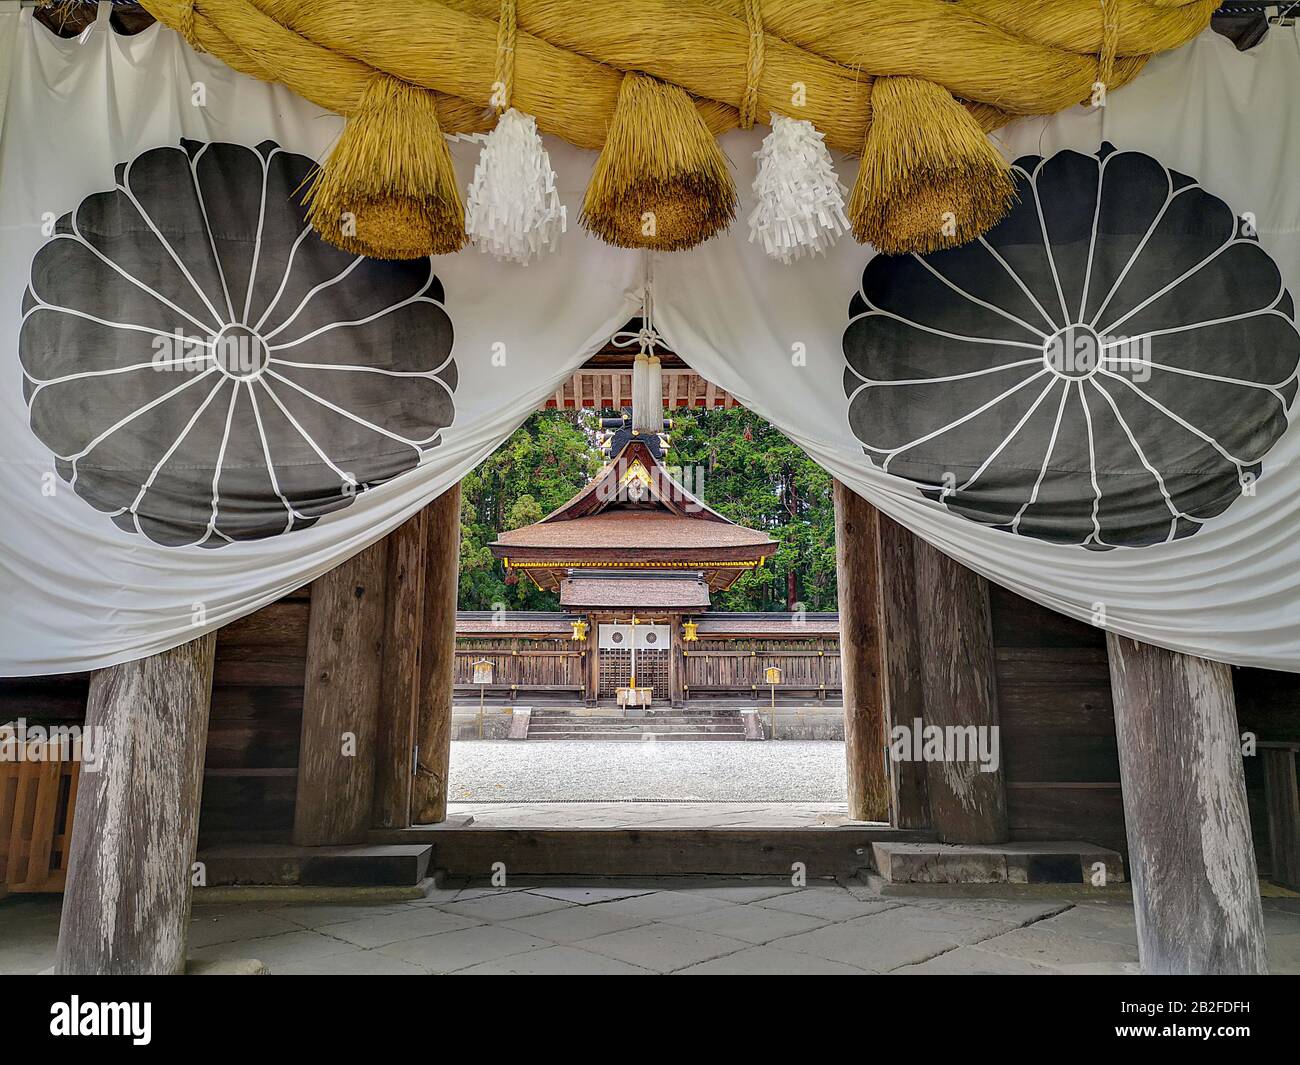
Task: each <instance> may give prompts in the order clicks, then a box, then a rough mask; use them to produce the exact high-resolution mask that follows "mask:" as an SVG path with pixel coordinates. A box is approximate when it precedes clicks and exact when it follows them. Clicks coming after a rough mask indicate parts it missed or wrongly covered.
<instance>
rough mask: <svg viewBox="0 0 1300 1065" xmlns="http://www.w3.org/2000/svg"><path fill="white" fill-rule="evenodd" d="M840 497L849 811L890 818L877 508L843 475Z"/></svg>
mask: <svg viewBox="0 0 1300 1065" xmlns="http://www.w3.org/2000/svg"><path fill="white" fill-rule="evenodd" d="M834 501H835V569H836V573H837V575H838V577H837V582H838V588H839V606H840V674H841V678H842V679H841V684H842V686H843V688H844V757H845V759H846V760H847V762H848V784H849V789H848V790H849V796H848V798H849V816H850V817H852V818H853V819H855V820H858V821H884V820H887V819H888V816H889V777H888V770H887V765H886V761H885V755H886V723H885V703H884V688H883V686H882V683H881V676H882V673H881V653H882V650H883V645H882V618H881V613H880V593H879V584H878V582H877V579H876V576H877V568H878V559H877V554H876V552H877V539H876V516H877V515H876V508H875V507H873V506H872V505H871V504H870V503H868V502H867V501H866V500H865V499H863V498H862V497H861V496H860V495H858V494H857V493H856V492H854V491H853V490H852V489H851V488H848V487H846V486H845V485H844V484H842V483H841V482H840V481H838V480H837V481H835V482H834Z"/></svg>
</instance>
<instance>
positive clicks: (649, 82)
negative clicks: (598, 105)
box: [581, 72, 736, 251]
mask: <svg viewBox="0 0 1300 1065" xmlns="http://www.w3.org/2000/svg"><path fill="white" fill-rule="evenodd" d="M735 217H736V186H735V183H734V182H733V181H732V180H731V174H730V173H729V172H728V170H727V161H726V159H725V158H724V157H723V155H722V149H721V148H719V147H718V142H717V141H716V140H714V138H713V134H711V133H710V132H709V128H708V126H706V125H705V124H704V120H703V119H702V118H701V117H700V113H699V111H697V110H696V108H695V104H694V102H693V101H692V100H691V97H690V95H689V94H688V93H687V92H686V90H685V89H683V88H681V87H680V86H677V85H669V84H666V83H664V82H661V81H656V80H655V79H654V78H652V77H649V76H647V75H645V74H638V73H635V72H629V73H628V74H625V75H624V76H623V83H622V85H621V86H620V88H619V93H618V104H617V105H616V106H615V108H614V116H613V118H612V120H611V121H610V126H609V134H608V135H607V136H606V138H605V147H604V148H602V149H601V153H600V157H599V158H598V159H597V160H596V166H595V168H594V170H593V171H592V174H591V183H590V184H589V185H588V186H587V195H586V198H585V199H584V200H583V204H582V219H581V221H582V224H583V225H584V226H586V227H587V228H588V229H589V230H591V232H593V233H594V234H596V236H598V237H600V238H601V240H603V241H605V242H606V243H608V244H613V245H615V246H616V247H619V248H651V249H654V250H656V251H681V250H682V249H685V248H693V247H694V246H695V245H697V244H700V243H702V242H703V241H706V240H708V239H709V238H710V237H712V236H714V235H715V234H717V233H718V232H720V231H721V230H723V229H726V227H727V226H728V225H729V224H730V223H731V220H732V219H733V218H735Z"/></svg>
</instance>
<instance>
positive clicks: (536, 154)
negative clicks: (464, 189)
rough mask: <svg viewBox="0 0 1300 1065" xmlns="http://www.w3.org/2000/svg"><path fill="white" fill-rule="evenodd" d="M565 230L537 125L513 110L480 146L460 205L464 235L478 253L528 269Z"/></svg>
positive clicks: (564, 214) (562, 209)
mask: <svg viewBox="0 0 1300 1065" xmlns="http://www.w3.org/2000/svg"><path fill="white" fill-rule="evenodd" d="M567 226H568V215H567V212H566V209H565V207H564V205H563V204H562V203H560V194H559V192H558V191H557V190H556V187H555V171H554V170H552V169H551V158H550V156H549V155H548V154H547V151H546V148H545V147H544V146H543V145H542V137H541V134H539V133H538V132H537V120H536V119H534V118H533V117H532V116H531V115H525V114H521V113H520V112H519V111H516V110H515V109H514V108H513V107H512V108H510V109H509V110H508V111H506V112H505V114H503V115H502V116H501V118H500V120H499V121H498V122H497V126H496V129H494V130H493V131H492V132H491V133H489V134H488V135H487V139H486V140H485V141H484V142H483V151H482V152H481V153H480V155H479V160H478V166H476V167H475V168H474V180H473V181H472V182H471V183H470V186H469V199H468V200H467V201H466V205H465V232H466V233H468V234H469V237H470V240H472V241H473V242H474V245H475V247H477V248H478V249H479V251H483V252H487V253H488V254H490V255H492V256H493V257H494V258H496V259H500V260H503V261H505V262H513V263H521V264H523V265H524V266H527V265H528V263H529V262H530V261H531V260H532V259H534V258H535V257H536V256H538V255H541V254H542V253H543V252H549V251H554V250H555V248H556V246H557V244H558V243H559V239H560V234H561V233H563V232H564V231H565V229H566V228H567Z"/></svg>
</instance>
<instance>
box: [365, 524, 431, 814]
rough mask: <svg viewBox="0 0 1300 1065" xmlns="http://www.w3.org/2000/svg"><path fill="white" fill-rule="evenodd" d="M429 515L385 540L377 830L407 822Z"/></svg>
mask: <svg viewBox="0 0 1300 1065" xmlns="http://www.w3.org/2000/svg"><path fill="white" fill-rule="evenodd" d="M427 541H428V515H427V512H426V511H424V510H421V511H419V512H418V513H417V514H416V515H415V516H414V517H412V518H410V519H408V520H407V521H405V522H404V523H402V524H401V525H399V526H398V527H397V528H396V529H395V530H394V531H393V532H391V533H390V534H389V536H388V573H387V576H386V579H385V592H384V650H383V654H384V658H383V678H382V680H381V683H380V691H379V721H378V729H377V732H378V735H377V736H376V742H375V797H374V806H373V813H372V822H373V824H374V825H375V826H376V827H377V828H406V827H407V826H408V825H409V824H410V823H411V786H412V782H413V781H414V779H415V760H414V758H413V757H412V752H413V751H414V749H415V723H416V719H417V718H418V716H419V712H420V648H421V644H422V643H423V639H424V564H425V544H426V543H427Z"/></svg>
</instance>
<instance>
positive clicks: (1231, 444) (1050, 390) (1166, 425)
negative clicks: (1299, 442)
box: [844, 145, 1300, 549]
mask: <svg viewBox="0 0 1300 1065" xmlns="http://www.w3.org/2000/svg"><path fill="white" fill-rule="evenodd" d="M1014 173H1015V176H1016V184H1017V192H1018V195H1019V202H1018V204H1017V205H1016V207H1015V208H1014V209H1013V210H1012V212H1011V213H1010V214H1009V215H1008V216H1007V217H1006V218H1005V219H1004V220H1003V221H1002V222H1000V223H999V224H998V225H997V226H995V227H994V228H993V229H992V230H990V231H989V232H988V233H987V234H986V235H985V236H984V237H983V238H981V239H979V240H976V241H973V242H971V243H969V244H966V245H963V246H961V247H958V248H953V249H950V250H945V251H940V252H937V253H935V254H932V255H925V256H919V255H908V256H879V255H878V256H876V257H875V258H873V259H872V260H871V261H870V262H869V263H868V264H867V267H866V270H865V272H864V274H863V277H862V286H861V289H860V290H859V292H858V293H857V294H856V295H855V296H854V297H853V300H852V302H851V304H850V308H849V316H850V321H849V325H848V327H847V329H846V330H845V333H844V354H845V357H846V359H847V361H848V369H847V370H846V371H845V376H844V387H845V392H846V394H847V395H848V397H849V423H850V427H851V429H852V430H853V433H854V435H855V436H856V437H857V438H858V439H859V440H860V441H861V442H862V443H863V445H864V450H865V451H866V453H867V455H868V456H869V457H870V458H871V459H872V461H873V462H875V463H876V464H877V465H878V466H880V468H881V469H883V470H885V471H886V472H888V473H891V474H895V475H897V476H899V477H904V478H907V479H908V480H911V481H913V482H915V483H916V484H918V485H919V486H921V491H922V492H923V494H925V495H926V496H928V497H929V498H931V499H935V500H938V501H940V502H942V503H943V504H944V505H945V506H947V507H948V508H949V509H950V510H952V511H953V512H954V513H956V514H960V515H962V516H963V517H966V518H969V519H971V520H974V521H978V522H982V523H985V524H988V525H992V526H994V527H996V528H998V529H1002V530H1005V531H1008V532H1012V533H1016V534H1019V535H1021V536H1030V537H1035V538H1038V539H1041V540H1047V541H1051V542H1055V543H1062V544H1076V545H1081V546H1084V547H1088V548H1092V549H1105V548H1111V547H1120V546H1127V547H1144V546H1148V545H1151V544H1158V543H1166V542H1169V541H1172V540H1176V539H1178V538H1180V537H1185V536H1190V535H1192V534H1193V533H1195V532H1196V531H1197V530H1198V529H1200V528H1201V526H1202V525H1203V524H1204V523H1205V522H1206V521H1207V520H1209V519H1211V518H1214V517H1215V516H1217V515H1219V514H1222V513H1223V512H1224V511H1225V510H1226V509H1227V508H1228V507H1229V506H1230V505H1231V504H1232V502H1233V501H1234V500H1235V499H1237V498H1238V497H1239V496H1241V495H1243V494H1249V493H1250V492H1252V491H1253V487H1252V486H1253V483H1254V481H1255V480H1256V479H1257V478H1258V477H1259V476H1260V474H1261V471H1262V460H1263V458H1264V456H1265V455H1266V454H1267V453H1268V451H1269V450H1270V449H1271V448H1272V447H1273V445H1274V444H1276V443H1277V441H1278V440H1279V439H1280V438H1281V436H1282V434H1283V433H1284V432H1285V431H1286V428H1287V424H1288V411H1289V409H1290V407H1291V403H1292V401H1293V400H1294V398H1295V394H1296V388H1297V366H1298V365H1300V333H1297V331H1296V326H1295V321H1294V317H1295V315H1294V307H1293V304H1292V300H1291V297H1290V295H1289V294H1288V292H1287V291H1286V289H1285V287H1284V286H1283V283H1282V278H1281V275H1280V273H1279V271H1278V269H1277V266H1276V265H1275V264H1274V262H1273V260H1272V259H1271V258H1270V257H1269V256H1268V254H1267V253H1266V252H1265V251H1264V250H1263V249H1262V248H1261V247H1260V246H1259V244H1258V242H1257V240H1256V238H1255V233H1254V230H1253V228H1252V227H1251V226H1250V224H1249V221H1248V220H1247V219H1239V218H1237V217H1236V216H1234V214H1233V212H1232V211H1231V210H1230V209H1229V208H1228V206H1227V205H1226V204H1225V203H1224V202H1223V201H1222V200H1219V199H1218V198H1216V197H1214V196H1212V195H1211V194H1210V193H1208V192H1206V191H1205V190H1204V189H1203V188H1201V187H1200V186H1199V185H1198V184H1197V183H1196V182H1195V181H1194V180H1192V179H1191V178H1188V177H1186V176H1184V175H1182V174H1179V173H1176V172H1175V171H1172V170H1168V169H1166V168H1165V167H1164V166H1162V165H1161V164H1160V163H1159V162H1157V161H1156V160H1155V159H1153V158H1151V157H1150V156H1147V155H1144V154H1142V153H1140V152H1128V151H1115V149H1114V148H1112V147H1111V146H1110V145H1104V146H1103V147H1102V149H1101V150H1100V151H1099V152H1098V153H1097V155H1096V156H1087V155H1082V154H1080V153H1078V152H1073V151H1063V152H1059V153H1057V154H1056V155H1054V156H1052V157H1051V158H1050V159H1047V160H1042V159H1039V158H1037V157H1029V158H1024V159H1020V160H1018V161H1017V162H1016V163H1015V166H1014Z"/></svg>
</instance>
